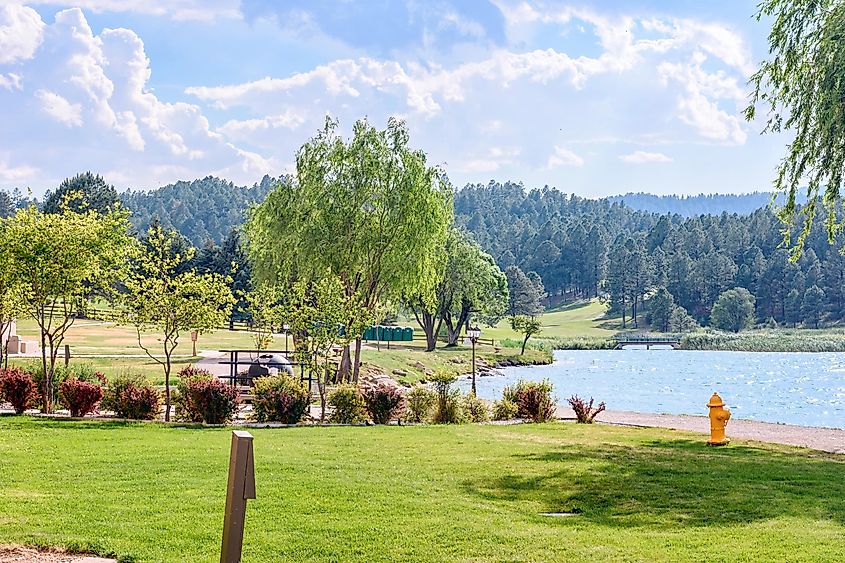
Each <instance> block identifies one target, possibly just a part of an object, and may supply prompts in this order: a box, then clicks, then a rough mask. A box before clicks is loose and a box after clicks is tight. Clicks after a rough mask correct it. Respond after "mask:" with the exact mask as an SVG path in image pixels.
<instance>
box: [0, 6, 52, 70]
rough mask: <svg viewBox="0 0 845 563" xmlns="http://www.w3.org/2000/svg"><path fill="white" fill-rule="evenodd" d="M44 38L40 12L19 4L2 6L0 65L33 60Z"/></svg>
mask: <svg viewBox="0 0 845 563" xmlns="http://www.w3.org/2000/svg"><path fill="white" fill-rule="evenodd" d="M43 36H44V22H42V21H41V16H39V15H38V12H36V11H35V10H33V9H32V8H28V7H26V6H21V5H19V4H9V3H7V4H5V5H3V6H0V64H8V63H13V62H16V61H19V60H26V59H31V58H32V56H33V55H34V54H35V50H36V49H38V46H39V45H41V41H42V38H43Z"/></svg>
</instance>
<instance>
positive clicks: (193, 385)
mask: <svg viewBox="0 0 845 563" xmlns="http://www.w3.org/2000/svg"><path fill="white" fill-rule="evenodd" d="M187 396H188V404H189V405H191V408H193V409H196V414H198V415H199V417H200V418H201V419H202V421H203V422H205V423H206V424H223V423H226V422H228V421H230V420H232V416H234V414H235V411H236V410H237V409H238V403H239V402H240V401H239V399H240V397H239V395H238V389H237V387H233V386H232V385H227V384H225V383H223V382H222V381H220V380H219V379H213V380H211V381H207V380H202V379H191V380H190V381H189V382H188V390H187Z"/></svg>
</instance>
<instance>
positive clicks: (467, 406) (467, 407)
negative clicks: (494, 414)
mask: <svg viewBox="0 0 845 563" xmlns="http://www.w3.org/2000/svg"><path fill="white" fill-rule="evenodd" d="M461 406H463V409H464V413H465V414H466V417H467V418H468V419H469V420H470V422H487V421H489V420H490V411H489V409H488V408H487V404H486V403H485V402H484V401H482V400H481V399H479V398H478V397H476V396H475V395H473V394H471V393H470V394H468V395H464V400H463V405H461Z"/></svg>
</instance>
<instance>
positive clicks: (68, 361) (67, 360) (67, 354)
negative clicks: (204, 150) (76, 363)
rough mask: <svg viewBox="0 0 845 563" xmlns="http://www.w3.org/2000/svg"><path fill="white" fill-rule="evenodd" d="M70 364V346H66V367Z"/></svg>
mask: <svg viewBox="0 0 845 563" xmlns="http://www.w3.org/2000/svg"><path fill="white" fill-rule="evenodd" d="M69 363H70V345H69V344H65V367H67V365H68V364H69Z"/></svg>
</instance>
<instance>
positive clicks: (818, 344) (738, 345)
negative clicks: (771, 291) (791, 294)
mask: <svg viewBox="0 0 845 563" xmlns="http://www.w3.org/2000/svg"><path fill="white" fill-rule="evenodd" d="M681 347H682V348H683V349H685V350H732V351H745V352H845V330H843V329H820V330H813V329H806V328H797V329H785V328H778V329H757V330H749V331H745V332H740V333H732V332H718V331H713V330H706V331H699V332H694V333H691V334H687V335H685V336H684V337H683V339H682V340H681Z"/></svg>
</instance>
